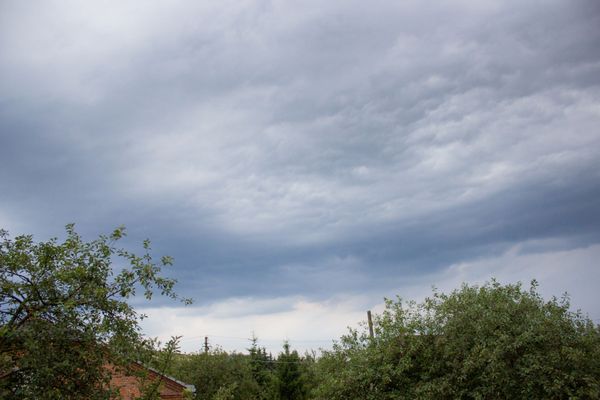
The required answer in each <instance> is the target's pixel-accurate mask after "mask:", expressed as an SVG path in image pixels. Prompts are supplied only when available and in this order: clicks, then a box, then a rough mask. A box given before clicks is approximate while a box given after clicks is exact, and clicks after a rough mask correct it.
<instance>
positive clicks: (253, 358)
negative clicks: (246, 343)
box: [247, 335, 277, 400]
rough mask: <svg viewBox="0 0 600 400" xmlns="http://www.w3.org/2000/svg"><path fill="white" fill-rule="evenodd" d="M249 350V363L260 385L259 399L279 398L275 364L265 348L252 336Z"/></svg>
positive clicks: (253, 376) (253, 375) (254, 377)
mask: <svg viewBox="0 0 600 400" xmlns="http://www.w3.org/2000/svg"><path fill="white" fill-rule="evenodd" d="M247 350H248V361H249V362H250V371H251V372H252V378H253V379H254V381H255V382H256V384H257V385H258V388H259V391H258V393H259V394H258V397H257V398H258V399H261V400H271V399H276V398H277V379H276V377H275V362H274V361H273V359H272V357H271V355H270V354H267V350H266V349H265V348H264V347H262V348H261V347H259V346H258V338H257V337H256V336H254V335H252V339H251V345H250V348H248V349H247Z"/></svg>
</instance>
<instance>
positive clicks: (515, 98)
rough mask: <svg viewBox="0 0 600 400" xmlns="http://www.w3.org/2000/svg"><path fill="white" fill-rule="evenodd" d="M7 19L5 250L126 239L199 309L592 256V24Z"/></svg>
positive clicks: (11, 15)
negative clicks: (140, 245)
mask: <svg viewBox="0 0 600 400" xmlns="http://www.w3.org/2000/svg"><path fill="white" fill-rule="evenodd" d="M0 8H1V11H2V12H0V135H1V136H0V141H1V142H0V160H1V163H2V168H0V193H1V197H0V223H2V225H4V226H6V227H7V228H9V229H11V230H12V231H13V233H18V232H20V231H23V232H32V233H37V234H39V235H41V236H42V237H44V236H50V235H57V234H58V233H59V232H60V230H59V229H60V226H62V225H64V224H65V223H67V222H71V221H74V222H77V223H78V224H79V227H80V229H82V230H83V231H84V233H86V234H87V235H89V236H93V235H96V234H98V233H102V232H106V231H108V230H109V229H111V228H112V227H114V226H117V225H120V224H125V225H127V226H128V227H129V228H130V233H131V237H132V238H140V239H142V238H145V237H147V236H148V237H151V238H152V239H153V241H154V243H155V248H156V250H157V252H161V253H168V254H171V255H173V256H175V258H176V260H177V269H176V270H174V272H173V273H174V274H175V275H176V276H178V277H179V278H180V280H181V287H182V290H183V291H184V292H185V293H184V294H185V295H190V296H194V297H196V298H198V299H202V300H208V299H210V300H216V299H219V298H223V297H229V296H259V295H260V296H281V295H285V294H305V295H307V296H314V297H326V296H329V295H331V294H332V293H349V292H360V291H365V290H366V291H368V290H374V289H375V288H381V287H385V288H393V287H394V286H397V285H399V284H400V282H401V281H402V279H407V278H410V277H415V276H419V275H423V274H429V273H433V272H435V271H441V270H443V269H444V268H446V267H448V266H449V265H452V264H456V263H460V262H463V261H468V260H474V259H480V258H485V257H494V256H498V255H501V254H503V252H505V251H506V250H507V249H509V248H511V247H512V246H514V245H515V244H518V243H526V242H530V241H534V240H544V239H557V240H558V242H557V243H560V245H557V246H562V247H563V248H578V247H581V246H586V245H589V244H593V243H598V241H599V240H600V238H599V237H598V235H599V233H598V232H600V229H599V228H600V221H599V219H598V215H599V214H598V212H597V211H596V207H595V203H596V200H597V199H598V195H599V194H600V193H599V189H598V188H599V187H600V185H599V182H600V179H599V178H600V177H599V176H598V172H597V171H600V161H599V160H600V133H599V132H598V126H600V88H599V84H600V78H599V77H600V52H599V51H598V46H597V43H599V42H600V29H598V28H597V27H598V26H600V7H598V6H597V4H596V2H594V1H549V2H548V1H545V2H539V1H526V2H517V1H514V2H505V3H496V2H486V1H481V2H469V1H448V2H436V3H433V2H432V3H429V2H416V1H414V2H413V1H407V2H402V3H399V4H395V3H394V2H377V3H375V4H373V5H371V6H370V7H368V8H367V7H366V6H365V5H364V3H361V2H344V3H336V2H328V3H326V4H322V2H314V3H303V4H302V5H293V4H290V3H280V2H268V1H264V2H258V1H256V2H251V1H248V2H220V3H219V4H210V3H196V2H175V3H172V4H170V5H169V6H165V5H161V4H160V3H152V2H144V3H135V2H132V3H128V4H121V3H118V2H115V3H109V4H108V5H100V4H97V5H90V4H86V5H83V4H79V3H77V2H73V3H45V4H44V5H36V6H35V7H34V6H31V5H27V4H25V3H21V2H12V3H11V2H5V3H3V4H2V5H1V6H0ZM546 250H547V249H546Z"/></svg>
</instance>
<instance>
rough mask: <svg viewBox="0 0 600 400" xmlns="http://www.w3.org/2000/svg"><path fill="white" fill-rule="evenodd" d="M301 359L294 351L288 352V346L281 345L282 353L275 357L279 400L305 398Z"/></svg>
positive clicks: (286, 344) (287, 344) (300, 399)
mask: <svg viewBox="0 0 600 400" xmlns="http://www.w3.org/2000/svg"><path fill="white" fill-rule="evenodd" d="M300 364H301V359H300V356H299V355H298V352H297V351H296V350H293V351H290V344H289V343H288V342H287V341H286V342H284V344H283V352H282V353H280V354H279V357H277V379H278V387H279V398H280V399H281V400H302V399H305V398H306V396H307V393H306V387H305V384H304V379H303V376H302V369H301V366H300Z"/></svg>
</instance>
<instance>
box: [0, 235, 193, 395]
mask: <svg viewBox="0 0 600 400" xmlns="http://www.w3.org/2000/svg"><path fill="white" fill-rule="evenodd" d="M124 235H125V230H124V228H122V227H121V228H118V229H116V230H115V231H114V232H113V233H112V234H111V235H109V236H100V237H99V238H98V239H96V240H93V241H90V242H86V241H84V240H83V239H82V238H81V237H80V236H79V235H78V234H77V233H76V232H75V229H74V225H67V227H66V239H65V240H64V241H63V242H59V241H58V239H56V238H55V239H51V240H49V241H46V242H39V243H36V242H34V240H33V237H32V236H26V235H24V236H18V237H16V238H14V240H12V239H10V237H9V235H8V233H7V232H6V231H3V230H0V397H2V398H6V397H12V398H19V399H80V398H88V399H99V398H108V397H109V396H111V392H110V388H109V387H108V384H107V383H108V381H109V379H110V376H109V372H108V370H107V369H106V368H104V366H105V365H106V363H107V362H110V363H111V364H113V365H116V366H126V365H128V363H129V362H131V361H137V360H139V359H141V358H143V356H144V354H148V352H149V351H150V350H151V347H152V346H151V342H149V341H148V340H146V339H144V338H143V336H142V334H141V331H140V328H139V325H138V323H139V321H140V319H141V318H142V317H143V316H140V315H139V314H137V313H136V312H135V310H134V309H133V308H132V307H131V306H130V305H129V304H128V303H127V300H128V299H130V298H131V297H132V296H135V295H136V292H137V291H140V290H141V291H142V292H143V295H144V296H145V298H146V299H148V300H149V299H151V297H152V295H153V293H154V292H155V291H158V292H159V293H161V294H162V295H165V296H168V297H171V298H177V295H176V294H175V292H174V291H173V286H174V284H175V281H174V280H172V279H168V278H164V277H162V276H161V275H160V273H161V269H162V268H163V267H166V266H169V265H172V260H171V258H169V257H162V258H161V259H160V261H159V262H158V263H156V262H154V261H153V259H152V257H151V255H150V242H149V241H148V240H146V241H144V242H143V248H144V253H143V254H142V255H136V254H134V253H132V252H130V251H127V250H125V249H122V248H118V247H116V243H117V242H118V241H119V240H120V239H122V238H123V237H124ZM182 301H184V302H189V300H187V299H183V300H182Z"/></svg>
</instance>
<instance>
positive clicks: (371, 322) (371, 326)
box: [367, 310, 375, 339]
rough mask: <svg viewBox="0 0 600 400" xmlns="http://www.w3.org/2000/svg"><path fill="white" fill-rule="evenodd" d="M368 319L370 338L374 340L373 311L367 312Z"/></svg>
mask: <svg viewBox="0 0 600 400" xmlns="http://www.w3.org/2000/svg"><path fill="white" fill-rule="evenodd" d="M367 319H368V320H369V336H370V337H371V339H373V337H374V336H375V335H373V319H372V318H371V310H369V311H367Z"/></svg>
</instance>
